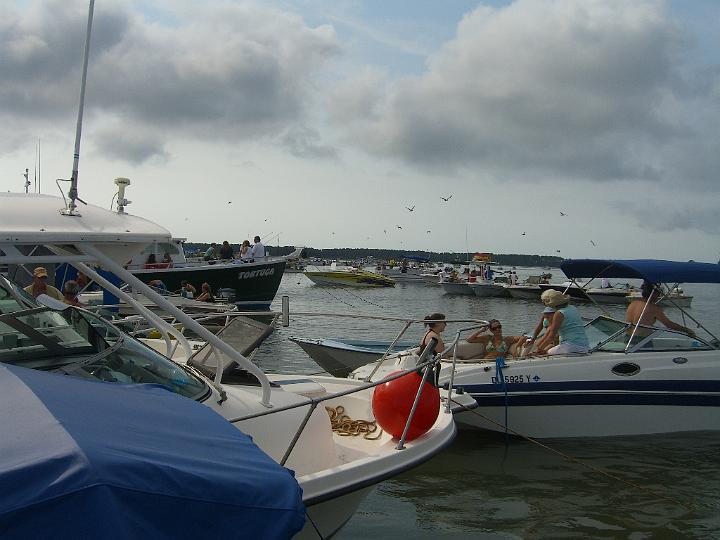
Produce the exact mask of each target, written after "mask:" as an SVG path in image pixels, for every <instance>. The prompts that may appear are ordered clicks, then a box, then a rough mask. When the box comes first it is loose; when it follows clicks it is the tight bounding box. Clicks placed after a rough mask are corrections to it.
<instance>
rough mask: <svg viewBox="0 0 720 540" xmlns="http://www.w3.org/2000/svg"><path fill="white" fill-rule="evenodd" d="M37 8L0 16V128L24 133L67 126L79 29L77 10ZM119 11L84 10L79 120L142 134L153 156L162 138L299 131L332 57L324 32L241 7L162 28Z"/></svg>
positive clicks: (53, 2)
mask: <svg viewBox="0 0 720 540" xmlns="http://www.w3.org/2000/svg"><path fill="white" fill-rule="evenodd" d="M39 4H40V3H38V5H35V6H33V7H31V8H29V9H27V10H25V11H16V10H14V9H13V8H7V7H6V8H4V9H2V8H0V10H1V11H2V13H0V14H1V15H3V17H0V71H1V72H2V73H3V77H2V80H0V116H2V117H5V118H7V119H8V121H9V122H12V121H13V119H14V120H15V121H14V122H12V123H13V124H15V126H24V127H26V128H27V129H28V132H32V129H35V128H34V127H33V126H37V125H43V124H47V122H48V120H52V119H53V118H56V119H58V118H60V119H66V120H68V119H71V118H72V117H74V115H75V114H76V110H77V95H78V89H79V72H80V67H81V63H82V50H83V40H84V35H85V24H86V10H87V7H86V3H85V2H83V1H80V0H75V1H65V0H50V1H48V2H43V3H42V5H39ZM129 9H130V7H129V6H127V5H125V4H123V3H120V2H116V3H111V4H109V5H107V4H102V5H99V6H97V7H96V10H95V20H94V25H93V38H92V48H91V56H90V67H89V76H88V89H87V98H86V114H88V115H91V114H95V119H96V120H98V121H101V120H103V119H104V118H106V117H111V118H113V119H114V120H119V121H120V122H127V123H128V124H129V125H132V126H133V127H134V128H136V129H140V130H147V134H146V140H145V143H146V144H145V145H143V146H145V147H146V148H149V149H153V148H154V149H155V150H157V151H158V152H160V153H162V147H163V144H164V142H165V141H166V140H167V139H168V138H169V137H171V136H180V137H202V138H205V139H207V138H210V139H212V138H228V139H242V138H248V137H257V136H263V135H274V134H277V133H279V132H281V131H282V130H284V129H286V128H287V125H288V124H289V123H292V122H295V121H301V120H302V118H303V116H304V114H305V108H306V101H307V99H308V96H309V94H308V90H309V89H310V84H311V83H312V75H313V73H314V72H315V71H316V70H317V69H318V68H319V67H320V66H321V65H322V64H323V63H324V62H325V61H326V60H327V59H328V58H329V57H331V56H332V55H334V54H336V52H337V51H338V45H337V43H336V38H335V34H334V31H333V29H332V28H331V27H328V26H321V27H318V28H310V27H308V26H307V25H306V24H305V23H304V22H303V21H302V19H301V18H299V17H297V16H293V15H289V14H286V13H282V12H279V11H275V10H270V9H264V8H257V7H253V6H251V5H246V4H243V5H234V4H219V5H208V6H196V8H195V9H196V11H195V12H193V13H190V14H189V15H188V18H187V20H176V21H173V22H172V25H170V24H168V25H166V26H161V25H159V24H157V23H151V22H148V21H146V20H144V19H143V18H142V17H141V16H140V15H138V14H137V13H133V12H131V11H129ZM0 129H2V128H0ZM150 136H152V137H155V139H156V140H155V141H152V142H151V141H150V140H149V139H148V137H150ZM101 144H102V143H101ZM126 149H127V151H128V154H127V157H128V159H131V160H137V159H143V157H142V155H141V153H140V154H139V153H138V150H139V148H137V147H135V146H134V145H133V144H129V145H127V146H126ZM116 150H117V151H120V150H121V147H119V146H118V147H116ZM0 151H1V150H0ZM146 157H147V156H146Z"/></svg>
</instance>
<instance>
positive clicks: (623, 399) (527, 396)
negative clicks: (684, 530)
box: [350, 260, 720, 438]
mask: <svg viewBox="0 0 720 540" xmlns="http://www.w3.org/2000/svg"><path fill="white" fill-rule="evenodd" d="M561 267H562V269H563V270H564V271H565V273H566V274H567V275H568V277H571V278H577V277H587V276H598V277H601V276H603V275H605V276H607V277H609V278H636V279H645V280H647V281H650V282H653V283H662V282H671V283H683V282H685V283H720V266H718V265H716V264H706V263H680V262H673V261H649V260H642V261H613V260H597V261H596V260H566V261H564V262H563V263H562V266H561ZM686 316H688V317H690V319H691V320H694V319H692V317H691V316H690V315H689V314H687V313H686ZM586 333H587V335H588V338H589V340H590V343H591V348H590V352H589V354H586V355H556V356H543V357H527V358H518V359H514V360H509V361H507V362H501V363H500V362H496V361H494V360H489V361H488V360H485V361H483V360H479V361H476V362H470V363H467V362H463V363H455V364H454V363H453V362H451V361H443V363H442V369H441V373H440V376H439V380H440V383H441V384H443V383H445V384H452V386H453V388H455V389H456V390H457V389H459V388H463V389H464V391H465V392H468V393H469V394H470V395H472V396H473V397H474V398H475V400H476V401H477V403H478V405H479V408H478V410H477V411H476V412H469V411H467V412H462V413H460V414H458V416H457V421H458V423H459V424H460V425H461V426H462V425H465V426H471V427H479V428H483V429H490V430H494V431H504V430H505V426H507V428H508V429H509V430H511V431H512V432H516V433H519V434H522V435H526V436H531V437H538V438H554V437H600V436H618V435H643V434H652V433H671V432H683V431H700V430H720V350H718V349H720V341H719V340H718V339H717V337H715V336H713V335H712V334H711V333H710V332H709V331H708V332H707V334H708V336H709V337H707V338H700V337H690V336H688V335H685V334H682V333H680V332H676V331H673V330H670V329H667V328H664V327H645V326H640V327H639V328H637V329H636V328H635V325H632V324H629V323H627V322H625V321H619V320H615V319H611V318H607V317H598V318H596V319H594V320H593V321H591V322H590V323H588V324H587V325H586ZM640 336H642V337H640ZM414 362H415V359H413V358H412V356H411V355H409V354H405V355H397V356H394V357H388V358H387V359H386V361H385V364H387V365H385V364H384V365H382V366H378V364H377V363H376V364H373V365H369V366H364V367H363V368H360V369H358V370H355V371H354V372H353V373H352V374H351V375H350V376H351V377H354V378H358V379H365V378H367V377H368V376H369V375H370V374H371V373H374V377H380V378H381V377H383V376H384V375H385V374H386V373H389V372H393V371H396V370H398V369H401V368H407V367H410V366H412V365H413V363H414Z"/></svg>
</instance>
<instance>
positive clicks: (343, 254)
mask: <svg viewBox="0 0 720 540" xmlns="http://www.w3.org/2000/svg"><path fill="white" fill-rule="evenodd" d="M231 245H232V247H233V250H235V251H239V250H240V245H239V244H231ZM209 246H210V244H208V243H195V242H185V249H186V250H187V251H188V252H192V251H201V252H204V251H205V250H206V249H207V248H208V247H209ZM295 247H296V246H266V248H267V251H268V253H269V254H270V255H289V254H290V253H292V252H293V251H294V250H295ZM491 255H492V262H493V264H497V265H501V266H537V267H545V266H548V267H551V268H559V267H560V263H561V262H562V261H563V258H562V257H557V256H554V255H527V254H516V253H492V254H491ZM472 256H473V254H472V253H470V258H471V259H472ZM303 257H307V258H318V259H335V260H338V259H339V260H347V261H349V260H358V259H367V258H370V257H372V258H373V259H381V260H395V261H401V260H403V259H412V260H420V259H422V260H428V261H429V262H433V263H441V262H443V263H455V264H460V263H463V264H464V263H467V261H468V254H467V253H465V252H463V253H459V252H444V253H442V252H436V251H418V250H405V249H373V248H328V249H317V248H313V247H305V249H304V251H303ZM478 262H479V263H480V262H482V261H478Z"/></svg>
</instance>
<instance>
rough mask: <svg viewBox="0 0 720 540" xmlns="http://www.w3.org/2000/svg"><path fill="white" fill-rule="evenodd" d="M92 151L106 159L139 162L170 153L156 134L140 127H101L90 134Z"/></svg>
mask: <svg viewBox="0 0 720 540" xmlns="http://www.w3.org/2000/svg"><path fill="white" fill-rule="evenodd" d="M91 140H92V142H93V145H94V152H95V153H99V154H100V155H102V156H104V157H106V158H108V159H118V160H123V161H128V162H130V163H132V164H135V165H137V164H141V163H143V162H145V161H148V160H150V159H163V160H167V159H169V157H170V155H169V153H168V152H167V151H166V150H165V147H164V145H163V144H162V143H161V138H160V137H159V136H157V135H154V134H150V133H147V132H144V131H142V130H141V129H127V128H103V129H100V130H96V131H95V132H93V135H92V139H91Z"/></svg>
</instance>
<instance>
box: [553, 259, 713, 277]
mask: <svg viewBox="0 0 720 540" xmlns="http://www.w3.org/2000/svg"><path fill="white" fill-rule="evenodd" d="M560 268H561V269H562V271H563V272H565V275H566V276H567V277H569V278H578V277H583V278H590V277H607V278H637V279H644V280H646V281H651V282H653V283H720V264H711V263H697V262H679V261H662V260H656V259H635V260H627V261H616V260H607V259H568V260H566V261H563V262H562V263H561V264H560Z"/></svg>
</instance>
